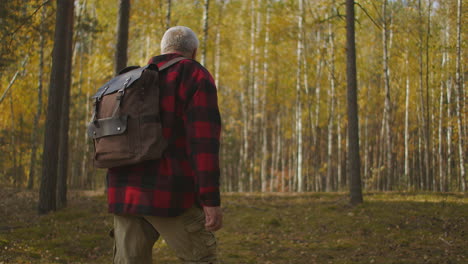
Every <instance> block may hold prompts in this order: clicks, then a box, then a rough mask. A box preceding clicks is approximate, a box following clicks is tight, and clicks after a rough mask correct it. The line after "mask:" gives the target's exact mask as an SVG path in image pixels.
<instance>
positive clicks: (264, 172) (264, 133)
mask: <svg viewBox="0 0 468 264" xmlns="http://www.w3.org/2000/svg"><path fill="white" fill-rule="evenodd" d="M269 27H270V5H269V3H267V11H266V22H265V43H264V48H263V59H264V61H263V80H262V88H263V91H262V98H261V100H262V118H263V120H262V121H263V122H262V159H261V167H260V168H261V170H260V178H261V181H262V183H261V184H262V192H265V191H266V190H267V181H268V180H267V161H268V156H269V155H268V143H269V142H268V140H267V126H268V118H267V114H268V113H267V111H266V104H267V90H268V70H269V69H268V66H269V65H268V55H269V54H268V47H269V42H270V32H269V30H270V28H269ZM270 177H271V178H273V175H270ZM272 189H273V185H272V184H270V191H272Z"/></svg>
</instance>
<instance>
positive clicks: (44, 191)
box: [38, 0, 73, 214]
mask: <svg viewBox="0 0 468 264" xmlns="http://www.w3.org/2000/svg"><path fill="white" fill-rule="evenodd" d="M70 5H73V0H57V11H56V21H55V37H54V51H53V54H52V72H51V76H50V84H49V93H48V102H47V117H46V124H45V134H44V150H43V156H42V177H41V186H40V190H39V205H38V211H39V214H45V213H48V212H50V211H55V210H56V188H57V172H58V168H57V164H58V160H59V159H58V155H59V143H60V141H59V140H57V139H58V138H59V135H58V131H60V121H61V118H60V114H61V113H62V104H63V101H62V100H63V96H64V87H65V86H66V81H67V79H66V78H67V77H66V68H67V64H66V63H67V55H69V54H68V52H67V50H68V47H67V46H68V45H71V42H68V41H67V34H68V33H67V30H69V29H70V26H69V25H68V24H69V23H70V22H72V21H71V20H70V19H68V14H69V13H68V12H69V8H70Z"/></svg>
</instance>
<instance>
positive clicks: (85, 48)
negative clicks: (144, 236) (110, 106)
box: [0, 0, 468, 264]
mask: <svg viewBox="0 0 468 264" xmlns="http://www.w3.org/2000/svg"><path fill="white" fill-rule="evenodd" d="M467 6H468V2H467V1H466V0H346V1H345V0H118V1H117V0H56V1H52V0H1V3H0V39H1V41H0V264H3V263H14V264H26V263H39V264H41V263H44V264H52V263H53V264H62V263H63V264H64V263H75V264H78V263H92V264H96V263H109V261H110V260H111V258H112V252H113V251H112V245H113V243H114V242H113V240H112V239H111V238H110V237H109V235H108V233H109V230H110V229H111V227H112V225H113V219H112V215H111V214H109V213H108V212H107V207H106V206H107V204H106V201H105V200H106V197H105V173H106V171H105V170H103V169H96V168H95V167H94V166H93V147H94V146H93V143H92V140H91V139H90V138H88V135H87V133H86V127H87V124H88V122H89V121H90V120H91V116H92V111H93V100H92V99H91V96H92V95H93V94H94V93H95V92H96V90H97V89H98V88H99V87H101V86H102V85H103V84H104V83H106V82H107V81H108V80H109V79H111V78H112V77H113V76H114V75H115V73H116V72H118V71H119V70H120V69H122V68H123V67H125V66H127V65H140V66H143V65H146V64H147V62H148V60H149V59H150V58H151V57H153V56H156V55H159V54H160V53H161V51H160V40H161V38H162V36H163V34H164V32H165V31H166V29H168V28H170V27H172V26H175V25H184V26H187V27H190V28H191V29H193V31H194V32H195V33H196V34H197V35H198V38H199V41H200V46H199V50H198V57H197V60H198V61H199V62H200V63H201V64H202V65H203V66H204V67H206V69H208V71H209V72H210V73H211V74H212V76H213V78H214V80H215V82H216V86H217V93H218V104H219V109H220V112H221V118H222V135H221V148H220V165H221V191H222V194H221V195H222V213H223V215H224V219H225V223H224V227H223V229H221V230H220V231H219V232H217V233H216V238H217V243H218V249H219V252H218V253H219V259H220V260H221V261H222V263H233V264H234V263H235V264H239V263H242V264H244V263H265V264H272V263H274V264H282V263H284V264H286V263H288V264H291V263H293V264H302V263H303V264H306V263H307V264H310V263H320V264H322V263H356V264H362V263H415V264H419V263H434V264H440V263H447V264H448V263H467V260H468V255H467V252H466V248H467V247H468V245H467V243H468V241H467V239H466V234H468V225H467V221H468V193H467V183H468V182H467V176H466V165H467V163H468V162H467V161H466V159H467V157H466V154H467V153H468V144H467V140H468V138H467V130H468V126H467V124H468V123H467V122H468V121H467V105H466V101H467V100H466V99H467V98H468V97H467V91H466V88H465V87H466V79H468V69H467V63H466V62H467V61H468V54H467V53H466V52H465V48H466V46H467V42H468V38H467V34H468V27H467V26H466V24H465V23H466V22H467V21H468V11H467V10H468V9H467ZM363 196H364V200H363V198H362V197H363ZM349 198H351V199H349ZM363 201H364V202H363ZM152 253H153V255H154V259H155V261H157V263H179V262H178V259H177V257H176V256H175V254H174V252H173V251H171V250H168V245H167V244H166V242H165V240H164V239H160V240H158V241H157V243H156V244H155V245H154V247H153V248H152ZM154 263H156V262H154Z"/></svg>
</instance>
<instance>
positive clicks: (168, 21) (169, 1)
mask: <svg viewBox="0 0 468 264" xmlns="http://www.w3.org/2000/svg"><path fill="white" fill-rule="evenodd" d="M171 6H172V0H167V10H166V29H169V28H170V27H171Z"/></svg>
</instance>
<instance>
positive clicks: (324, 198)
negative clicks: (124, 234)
mask: <svg viewBox="0 0 468 264" xmlns="http://www.w3.org/2000/svg"><path fill="white" fill-rule="evenodd" d="M364 198H365V203H364V204H361V205H358V206H355V207H351V206H349V205H348V199H347V197H346V195H345V194H342V193H314V194H308V193H306V194H259V193H253V194H227V195H224V197H223V201H224V208H225V209H224V210H225V211H224V213H225V223H224V228H223V229H222V230H221V231H219V232H218V233H217V237H218V245H219V253H220V258H221V260H222V261H223V263H227V264H230V263H234V264H237V263H274V264H282V263H285V264H286V263H294V264H306V263H307V264H309V263H347V264H348V263H351V264H353V263H356V264H357V263H464V262H466V261H467V260H468V254H467V253H466V248H467V247H468V242H467V239H466V234H468V225H467V224H466V223H467V219H468V197H467V196H466V195H460V194H428V193H423V194H418V193H394V192H393V193H369V194H365V196H364ZM70 202H71V204H70V207H69V208H67V209H65V210H62V211H59V212H56V213H51V214H49V215H46V216H41V217H37V216H35V214H34V213H29V215H21V214H22V213H23V211H21V212H18V214H19V215H18V217H17V218H16V219H21V220H20V221H17V220H15V221H13V220H12V221H11V222H9V223H2V225H5V226H17V227H18V228H15V229H12V230H9V231H8V232H2V233H0V249H3V251H2V252H1V254H0V262H1V261H4V262H5V263H39V264H42V263H93V264H94V263H96V264H99V263H108V262H109V260H110V259H111V254H112V244H113V241H112V239H110V238H109V237H108V231H109V229H110V228H111V226H112V216H111V215H109V214H107V213H106V206H105V199H104V198H103V197H93V198H89V197H85V198H83V197H79V196H77V197H76V198H75V199H73V200H71V201H70ZM19 208H21V207H19ZM26 213H27V212H26ZM26 213H25V214H26ZM5 247H7V248H8V250H4V248H5ZM153 252H154V256H155V257H154V259H155V260H157V263H168V264H171V263H179V260H178V259H177V257H176V256H175V254H174V252H173V251H172V250H170V249H169V248H168V247H167V245H166V243H164V242H163V240H159V241H158V242H157V243H156V244H155V246H154V249H153ZM6 260H8V261H6Z"/></svg>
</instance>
